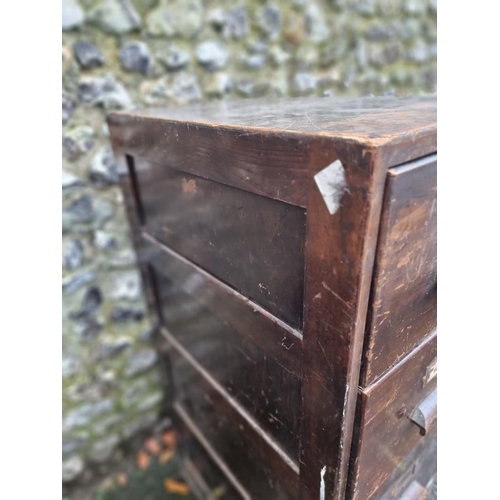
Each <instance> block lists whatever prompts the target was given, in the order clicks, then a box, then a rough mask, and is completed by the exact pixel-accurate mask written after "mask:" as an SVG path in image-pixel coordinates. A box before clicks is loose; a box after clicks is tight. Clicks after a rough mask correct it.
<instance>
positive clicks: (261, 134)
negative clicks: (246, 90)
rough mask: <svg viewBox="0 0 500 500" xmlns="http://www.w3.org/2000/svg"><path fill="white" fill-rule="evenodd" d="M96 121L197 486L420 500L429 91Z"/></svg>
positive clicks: (426, 390) (431, 350)
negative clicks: (107, 135) (111, 154)
mask: <svg viewBox="0 0 500 500" xmlns="http://www.w3.org/2000/svg"><path fill="white" fill-rule="evenodd" d="M108 124H109V127H110V131H111V137H112V141H113V147H114V150H115V155H116V158H117V161H118V163H119V167H120V172H121V180H122V186H123V189H124V193H125V198H126V201H127V210H128V213H129V218H130V221H131V224H132V230H133V235H134V241H135V244H136V247H137V250H138V255H139V259H140V262H141V265H142V267H143V269H145V272H144V277H145V281H146V288H147V290H148V297H149V304H150V307H151V308H152V309H154V310H156V312H157V315H158V323H159V325H160V327H159V332H160V337H161V339H162V341H161V342H162V343H163V342H164V343H165V346H166V349H167V350H168V352H169V358H170V366H171V369H172V378H173V386H174V392H175V399H174V402H173V407H172V411H173V413H174V415H175V418H176V419H177V421H178V425H179V429H180V432H182V435H183V436H184V437H183V443H184V445H183V447H182V446H181V448H182V449H183V450H184V452H183V453H184V454H183V457H184V458H183V464H184V465H183V467H184V470H185V473H186V474H187V475H188V477H190V482H191V483H192V485H193V490H194V491H196V492H198V494H199V495H200V497H202V498H203V496H204V495H205V496H206V495H207V491H209V490H210V487H211V485H212V484H215V483H216V482H217V481H219V480H220V478H224V479H225V481H226V482H227V489H226V493H225V495H226V497H225V498H253V499H257V500H261V499H266V500H267V499H277V500H281V499H283V500H288V499H302V500H318V499H320V500H326V499H329V500H331V499H336V500H340V499H344V498H359V499H364V498H366V499H368V498H374V499H375V498H384V499H386V498H387V499H388V498H394V499H395V498H406V499H417V498H422V499H423V498H425V495H426V494H427V493H426V492H427V488H426V487H427V484H428V482H429V480H430V478H431V477H432V475H433V473H434V469H435V465H434V462H433V457H434V456H435V450H434V448H433V446H434V443H435V428H436V426H435V420H436V411H435V408H434V407H433V405H434V401H435V393H434V392H433V391H434V389H435V387H436V377H435V374H436V370H437V367H436V366H437V365H436V362H435V336H436V334H435V328H436V324H435V307H436V301H435V295H436V293H435V292H436V289H437V286H436V257H435V240H436V229H435V228H436V224H435V220H436V191H435V169H436V152H437V149H436V132H437V129H436V101H435V97H427V98H404V99H395V98H389V97H387V98H385V97H384V98H363V99H338V100H337V99H281V100H273V101H266V100H263V101H262V100H245V101H237V102H219V103H210V104H199V105H191V106H187V107H180V108H173V109H167V110H151V111H137V112H130V113H129V112H118V113H111V114H110V115H109V117H108ZM162 345H163V344H162ZM433 346H434V347H433ZM358 386H361V388H360V389H359V390H358ZM408 393H411V395H409V394H408ZM409 470H410V471H413V472H412V473H409V472H408V471H409Z"/></svg>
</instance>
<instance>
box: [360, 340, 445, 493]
mask: <svg viewBox="0 0 500 500" xmlns="http://www.w3.org/2000/svg"><path fill="white" fill-rule="evenodd" d="M436 355H437V334H436V333H434V334H433V335H431V336H430V337H428V338H427V339H426V340H425V341H424V342H423V343H422V344H421V345H419V346H418V347H417V348H416V349H415V350H414V351H413V352H412V353H411V354H410V355H408V356H407V357H406V358H404V359H403V360H402V361H401V362H400V363H398V365H396V366H395V367H394V368H392V369H391V370H390V371H389V372H388V373H386V374H385V375H384V376H383V377H381V378H380V379H379V380H378V381H377V382H375V384H373V385H371V386H369V387H367V388H365V389H361V390H360V409H359V416H360V418H359V429H360V430H359V435H358V436H357V440H356V442H355V447H357V458H356V460H355V463H354V470H353V480H354V483H353V492H354V493H353V498H354V499H359V500H366V499H369V498H376V496H373V495H374V494H375V492H376V491H377V489H378V488H379V487H380V485H382V484H384V482H385V480H386V479H387V478H388V477H389V475H390V474H391V473H393V471H394V470H395V469H396V468H397V467H398V466H399V465H400V463H401V462H402V461H403V459H404V458H405V457H406V456H408V455H409V454H410V453H411V452H412V450H413V449H414V448H415V447H417V446H418V445H419V443H420V442H421V441H422V440H423V439H424V438H425V435H428V434H431V433H433V432H434V431H435V426H436V417H437V406H436V405H437V393H436V391H437V389H436V387H437V361H436V359H437V357H436ZM356 443H357V445H356Z"/></svg>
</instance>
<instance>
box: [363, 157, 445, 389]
mask: <svg viewBox="0 0 500 500" xmlns="http://www.w3.org/2000/svg"><path fill="white" fill-rule="evenodd" d="M436 174H437V156H436V155H430V156H427V157H424V158H421V159H419V160H416V161H413V162H410V163H408V164H406V165H403V166H401V167H398V168H394V169H392V170H390V171H389V173H388V175H387V182H386V188H385V199H384V208H383V211H382V217H381V230H380V235H379V242H378V250H377V260H376V263H375V271H374V281H373V293H372V299H371V304H370V309H369V315H370V318H371V319H370V328H369V329H368V333H367V338H366V349H365V353H364V375H363V378H362V385H363V386H367V385H369V384H371V383H372V382H374V381H375V380H376V379H377V378H378V377H380V376H381V375H382V374H383V373H384V372H385V371H387V370H388V369H389V368H390V367H391V366H393V365H394V364H395V363H396V362H397V361H398V360H400V359H401V358H402V357H403V356H404V355H405V354H406V353H408V352H409V351H410V350H411V349H413V348H414V347H415V346H416V345H417V344H418V343H419V342H421V341H422V340H423V339H424V337H425V336H427V335H429V334H430V333H431V332H433V331H434V330H435V329H436V320H437V317H436V311H437V193H436Z"/></svg>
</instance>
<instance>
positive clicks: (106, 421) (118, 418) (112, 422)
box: [92, 415, 124, 436]
mask: <svg viewBox="0 0 500 500" xmlns="http://www.w3.org/2000/svg"><path fill="white" fill-rule="evenodd" d="M123 421H124V416H123V415H109V416H107V417H104V418H103V419H102V420H99V421H98V422H94V424H93V426H92V431H93V432H94V435H97V436H102V435H104V434H106V433H107V432H108V431H109V429H111V428H112V427H114V426H116V425H117V424H121V423H122V422H123Z"/></svg>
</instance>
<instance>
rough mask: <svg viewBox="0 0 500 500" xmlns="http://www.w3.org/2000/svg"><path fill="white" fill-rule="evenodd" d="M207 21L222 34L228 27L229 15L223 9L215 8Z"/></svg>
mask: <svg viewBox="0 0 500 500" xmlns="http://www.w3.org/2000/svg"><path fill="white" fill-rule="evenodd" d="M207 20H208V22H209V24H210V25H211V26H212V28H213V29H214V30H215V31H217V32H219V33H220V32H221V31H222V30H223V29H224V27H225V26H226V23H227V15H226V13H225V12H224V10H223V9H221V8H215V9H212V10H211V11H210V12H209V13H208V15H207Z"/></svg>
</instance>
